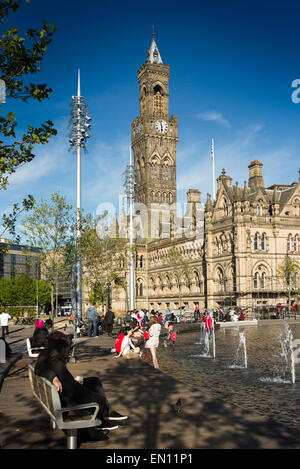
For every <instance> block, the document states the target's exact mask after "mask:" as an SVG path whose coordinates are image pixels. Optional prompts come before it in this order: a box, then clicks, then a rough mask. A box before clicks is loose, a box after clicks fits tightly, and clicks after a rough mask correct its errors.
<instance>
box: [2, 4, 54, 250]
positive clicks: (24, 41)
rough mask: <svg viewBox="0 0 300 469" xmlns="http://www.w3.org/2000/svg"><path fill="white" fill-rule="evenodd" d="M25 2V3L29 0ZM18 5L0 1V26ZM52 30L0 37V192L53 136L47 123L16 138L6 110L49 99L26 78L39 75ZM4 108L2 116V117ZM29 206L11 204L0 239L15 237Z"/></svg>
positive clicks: (42, 87) (10, 32) (29, 201)
mask: <svg viewBox="0 0 300 469" xmlns="http://www.w3.org/2000/svg"><path fill="white" fill-rule="evenodd" d="M25 2H26V3H29V0H25ZM22 3H24V1H23V0H15V1H13V0H2V1H1V0H0V23H3V22H4V19H5V17H6V16H7V15H9V14H11V13H14V12H16V11H17V10H18V9H19V7H20V5H21V4H22ZM55 30H56V27H55V26H53V25H49V24H48V23H47V22H46V21H43V24H42V27H41V28H40V29H32V28H30V29H28V30H27V31H26V32H25V33H24V34H23V35H20V34H19V30H18V29H17V28H16V27H10V28H9V29H7V30H6V31H4V32H3V34H2V36H1V41H0V79H1V80H2V82H1V83H2V86H3V84H4V85H5V96H3V95H2V99H1V100H0V104H1V103H2V107H0V190H1V189H2V190H3V189H6V188H7V186H8V177H9V175H11V174H13V173H15V172H16V171H17V169H18V168H20V167H21V166H23V165H24V164H26V163H28V162H30V161H32V160H33V159H34V157H35V154H34V147H35V145H37V144H46V143H48V142H49V139H50V137H51V136H53V135H56V133H57V132H56V130H55V129H54V126H53V123H52V122H51V121H50V120H47V121H46V122H44V123H42V124H40V125H38V126H35V125H31V124H29V125H28V127H27V131H25V133H23V132H21V135H17V126H18V122H17V117H16V116H15V114H14V113H13V112H12V111H11V110H10V108H11V103H12V101H11V100H12V99H19V100H22V101H23V102H25V103H28V102H29V101H30V100H31V99H33V100H38V101H39V102H42V101H43V100H44V99H49V97H50V94H51V92H52V91H53V90H52V89H51V88H49V87H48V86H47V84H45V83H32V82H31V81H30V78H29V77H30V76H31V75H33V74H36V73H38V72H39V71H40V63H41V61H42V59H43V57H44V55H45V53H46V51H47V47H48V46H49V44H50V43H51V41H52V36H53V34H54V32H55ZM2 92H3V90H2ZM5 108H7V112H6V115H4V113H3V111H4V110H5ZM33 202H34V199H33V197H32V196H28V197H27V199H24V200H23V202H22V204H21V205H20V204H18V203H15V205H14V207H13V212H12V213H11V214H10V215H8V216H7V215H4V217H3V218H2V225H3V229H2V233H0V234H1V235H2V236H3V235H4V233H6V232H8V233H9V234H10V235H12V236H14V235H15V223H16V219H17V217H18V216H19V214H20V213H21V212H22V211H23V210H26V211H28V210H30V209H31V208H32V206H33ZM16 241H18V239H17V240H16Z"/></svg>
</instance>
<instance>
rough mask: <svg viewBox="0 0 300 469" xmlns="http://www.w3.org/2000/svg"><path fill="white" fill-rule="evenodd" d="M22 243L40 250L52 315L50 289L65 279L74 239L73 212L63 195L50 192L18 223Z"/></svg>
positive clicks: (68, 273) (68, 270)
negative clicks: (22, 237)
mask: <svg viewBox="0 0 300 469" xmlns="http://www.w3.org/2000/svg"><path fill="white" fill-rule="evenodd" d="M22 227H23V235H24V236H25V239H26V243H27V244H29V245H30V246H35V247H38V248H40V255H39V261H40V266H41V271H42V276H43V277H44V278H45V279H46V280H47V281H48V282H49V283H50V285H51V292H52V293H51V311H52V314H53V312H54V288H55V285H56V284H57V281H58V279H61V280H66V281H67V280H69V279H70V277H71V271H72V262H71V260H70V256H69V252H70V246H74V243H75V239H76V234H75V233H76V221H75V213H74V210H73V208H72V206H71V205H69V204H68V203H67V202H66V199H65V197H64V196H62V195H60V194H58V193H54V194H52V195H51V197H50V200H49V201H47V200H44V199H42V200H41V202H40V203H39V204H36V205H35V207H34V209H33V212H32V213H31V214H30V215H28V216H27V217H26V218H25V219H24V220H23V221H22Z"/></svg>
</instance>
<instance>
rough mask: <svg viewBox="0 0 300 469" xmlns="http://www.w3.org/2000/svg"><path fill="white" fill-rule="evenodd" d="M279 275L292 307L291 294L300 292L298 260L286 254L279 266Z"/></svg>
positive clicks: (299, 266)
mask: <svg viewBox="0 0 300 469" xmlns="http://www.w3.org/2000/svg"><path fill="white" fill-rule="evenodd" d="M277 275H278V277H279V279H280V281H281V283H282V285H283V288H284V289H285V291H286V293H287V298H288V306H289V309H290V305H291V296H292V295H293V294H298V293H299V291H300V290H299V281H300V265H299V264H298V262H297V261H294V260H293V259H291V257H290V256H289V255H286V257H285V259H284V261H283V262H282V263H281V264H280V265H279V266H278V269H277Z"/></svg>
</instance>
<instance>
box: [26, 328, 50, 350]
mask: <svg viewBox="0 0 300 469" xmlns="http://www.w3.org/2000/svg"><path fill="white" fill-rule="evenodd" d="M48 337H49V333H48V329H46V328H44V327H43V328H42V329H39V328H36V329H35V331H34V333H33V336H32V338H31V339H30V343H31V347H37V348H38V347H46V345H47V344H48Z"/></svg>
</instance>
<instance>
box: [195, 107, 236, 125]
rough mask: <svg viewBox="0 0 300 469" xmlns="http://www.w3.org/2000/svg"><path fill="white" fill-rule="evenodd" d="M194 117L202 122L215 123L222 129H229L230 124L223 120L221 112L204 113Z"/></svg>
mask: <svg viewBox="0 0 300 469" xmlns="http://www.w3.org/2000/svg"><path fill="white" fill-rule="evenodd" d="M196 117H197V118H198V119H202V120H204V121H213V122H217V123H218V124H221V125H223V126H224V127H230V122H229V121H228V120H227V119H225V117H223V114H222V113H221V112H217V111H206V112H202V113H200V114H197V115H196Z"/></svg>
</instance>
